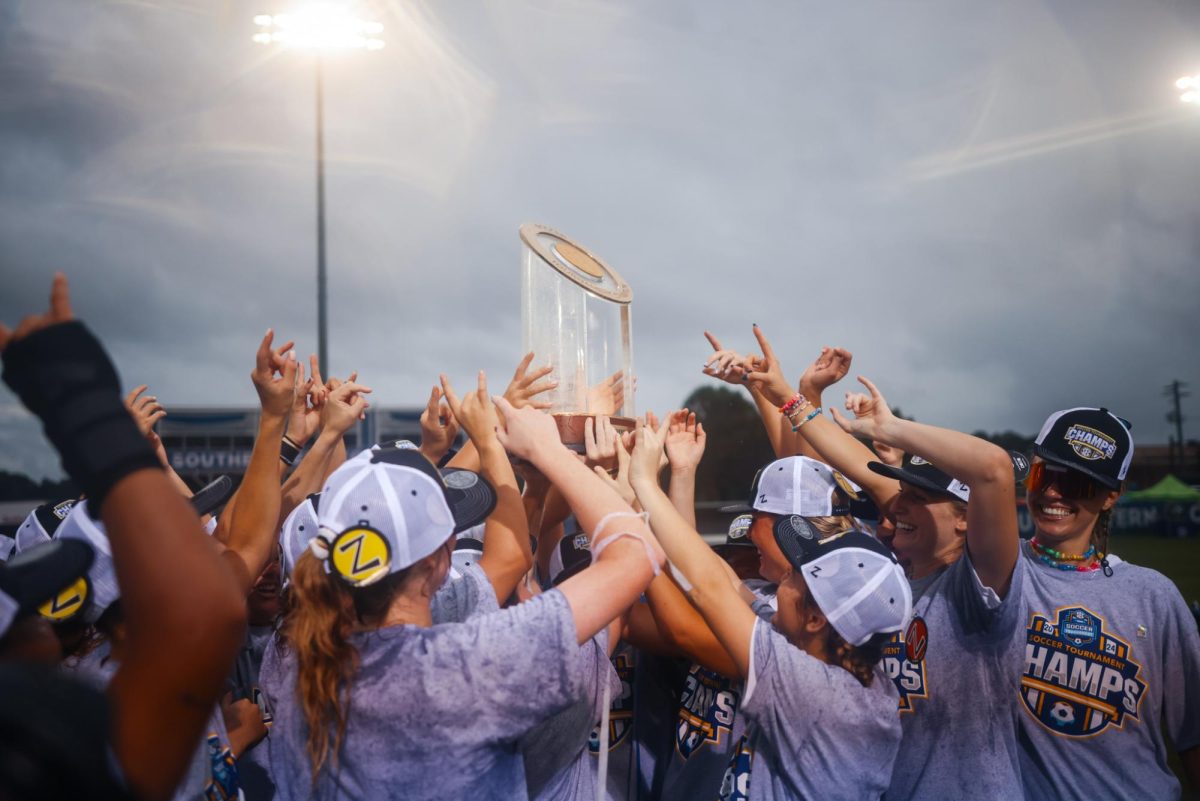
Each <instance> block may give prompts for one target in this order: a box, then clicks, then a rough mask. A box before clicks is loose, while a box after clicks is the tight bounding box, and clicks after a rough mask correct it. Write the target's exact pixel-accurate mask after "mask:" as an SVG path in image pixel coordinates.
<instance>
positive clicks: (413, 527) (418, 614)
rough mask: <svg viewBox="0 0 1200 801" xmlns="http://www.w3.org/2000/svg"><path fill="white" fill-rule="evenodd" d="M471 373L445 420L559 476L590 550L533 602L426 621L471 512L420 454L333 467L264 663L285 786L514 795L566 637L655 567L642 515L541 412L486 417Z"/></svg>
mask: <svg viewBox="0 0 1200 801" xmlns="http://www.w3.org/2000/svg"><path fill="white" fill-rule="evenodd" d="M480 384H481V386H480V389H479V391H478V392H475V393H471V394H470V395H468V396H467V397H466V398H464V399H463V403H462V407H461V410H462V415H461V416H460V417H459V422H460V424H462V425H463V427H464V428H466V429H467V430H468V432H469V433H470V434H471V438H472V440H473V441H474V442H475V443H476V446H477V447H479V448H481V449H484V450H492V449H499V448H501V447H503V448H506V449H507V450H508V451H509V452H510V453H513V454H515V455H517V456H520V457H521V458H524V459H526V460H527V461H530V462H532V463H533V464H534V465H535V466H536V467H537V468H538V469H539V470H540V471H541V472H542V473H543V474H544V475H546V476H547V478H549V479H550V480H551V481H552V482H553V483H554V484H555V485H556V486H557V487H559V489H560V490H561V491H562V492H563V494H564V495H565V496H566V498H567V500H568V501H569V502H570V504H571V506H572V508H573V509H574V510H575V513H576V515H577V517H578V519H579V520H580V522H581V524H583V525H584V526H585V527H586V528H588V529H589V530H590V531H592V532H593V535H594V538H595V541H596V543H597V551H598V554H597V559H596V561H595V563H594V564H593V566H592V567H589V568H588V569H586V570H584V571H582V572H580V573H579V574H578V575H576V576H574V577H572V578H571V579H569V580H568V581H566V582H565V583H564V584H563V585H562V586H561V587H559V588H555V589H553V590H550V591H548V592H545V593H543V594H541V595H539V596H538V597H537V598H534V599H532V600H530V601H527V602H525V603H522V604H518V605H517V606H514V607H511V608H509V609H504V610H500V611H497V612H494V613H492V614H488V615H481V616H477V617H473V618H472V619H471V620H469V621H467V622H464V623H446V624H442V625H438V626H432V625H431V611H430V600H431V598H432V596H433V594H434V592H435V591H436V590H437V588H438V587H439V586H441V583H442V581H443V579H444V578H445V576H446V573H447V571H448V569H449V565H450V552H451V549H452V548H453V544H454V536H453V530H454V528H455V527H456V525H464V524H466V525H469V524H471V523H474V522H478V521H475V520H462V519H458V518H457V517H455V509H453V508H451V506H450V505H449V504H448V502H447V500H446V498H447V495H446V491H445V487H444V485H443V484H442V482H441V479H440V476H439V474H438V473H437V471H436V469H435V468H434V467H433V466H432V465H431V464H429V462H428V461H427V460H425V459H424V457H422V456H420V454H419V453H415V452H413V451H405V450H390V451H380V452H379V453H378V454H376V455H374V456H372V457H371V458H370V459H366V460H352V461H350V462H347V463H346V464H345V465H343V466H342V467H340V468H338V470H337V471H335V472H334V473H333V475H331V476H330V478H329V481H328V482H327V483H326V486H325V488H324V489H323V491H322V493H321V503H320V507H319V509H318V516H319V522H320V524H321V531H322V539H321V540H320V541H319V542H318V543H316V544H317V547H316V549H315V551H314V552H312V553H309V554H305V555H304V556H302V557H301V558H300V559H299V560H298V561H297V563H296V568H295V572H294V575H293V589H292V592H293V606H292V608H291V610H290V611H289V613H288V615H287V617H286V618H285V622H284V627H283V633H284V647H283V649H282V650H270V651H268V653H267V657H266V660H265V661H264V664H263V671H262V681H263V685H264V689H265V690H266V692H267V694H268V695H269V696H270V699H271V701H272V709H273V710H274V713H275V725H274V727H273V729H272V733H271V737H270V738H269V739H268V741H267V743H268V747H269V750H270V760H271V766H272V773H273V774H274V775H275V778H276V781H277V783H278V784H277V788H278V793H279V797H280V798H282V799H289V798H310V797H315V798H333V797H335V796H336V797H340V798H366V797H382V796H403V797H404V798H409V799H421V798H466V797H487V798H514V799H523V798H525V797H526V787H525V777H524V772H523V769H522V765H521V755H520V752H519V750H518V749H517V748H516V745H515V744H516V742H517V740H518V739H519V738H520V737H521V736H522V735H523V734H525V733H526V732H527V731H528V730H529V729H530V728H532V727H533V726H535V725H537V724H538V723H539V721H541V720H542V719H544V718H546V717H547V716H548V715H551V714H553V713H554V712H556V711H558V710H560V709H562V708H563V707H565V706H566V705H567V704H568V703H569V702H570V700H571V699H572V698H573V697H574V694H575V692H576V689H577V688H576V684H577V681H578V678H577V677H576V676H575V675H573V672H572V670H571V668H572V667H573V666H574V659H573V656H574V654H575V653H576V652H577V650H578V645H579V644H581V643H584V642H586V641H587V640H589V639H590V638H591V637H592V636H593V635H595V634H596V633H597V632H598V631H600V630H601V629H602V628H603V627H604V626H605V625H606V624H607V623H608V622H609V621H611V620H612V619H614V618H615V617H616V616H617V615H618V614H619V613H620V612H621V611H622V610H623V609H625V608H626V607H628V606H629V604H630V603H632V602H633V600H634V599H636V598H637V596H638V594H639V593H640V592H641V591H642V589H643V588H644V587H645V585H646V584H647V583H648V582H649V580H650V578H651V576H652V575H653V574H654V572H656V571H657V570H658V569H659V567H660V565H661V563H662V554H661V551H659V550H658V549H657V546H656V545H655V544H654V543H653V541H652V540H651V539H650V538H649V535H648V531H647V529H646V527H645V524H644V523H643V522H642V521H641V520H640V519H638V518H637V516H635V515H633V514H632V510H631V509H630V508H629V506H628V505H627V504H625V503H624V502H622V501H621V500H620V498H618V497H617V496H616V495H615V494H613V493H612V492H611V490H609V489H608V488H607V487H605V486H604V485H603V484H602V483H601V482H600V481H599V479H598V478H597V477H596V476H595V475H594V474H592V473H591V472H590V471H589V470H588V469H587V468H586V467H585V466H584V465H583V464H582V463H580V462H579V461H578V460H577V459H576V458H575V457H574V456H573V455H572V454H571V453H570V451H568V450H567V449H566V448H565V447H563V445H562V444H561V442H560V441H559V438H558V433H557V428H556V427H555V425H554V422H553V420H552V419H551V418H550V417H549V416H548V415H545V414H544V413H542V412H539V411H535V410H533V409H528V408H526V409H515V408H513V407H512V406H511V405H510V404H509V403H507V402H506V401H505V400H504V399H497V401H496V403H497V407H498V409H499V410H500V411H502V412H503V414H504V424H503V426H501V425H500V423H499V420H498V419H497V416H496V412H497V407H493V406H492V403H491V402H490V401H489V400H488V398H487V389H486V385H485V384H484V383H483V380H482V376H481V382H480ZM490 432H495V433H490ZM489 434H490V435H489ZM481 481H482V479H481ZM459 516H460V517H461V516H462V513H461V511H460V512H459Z"/></svg>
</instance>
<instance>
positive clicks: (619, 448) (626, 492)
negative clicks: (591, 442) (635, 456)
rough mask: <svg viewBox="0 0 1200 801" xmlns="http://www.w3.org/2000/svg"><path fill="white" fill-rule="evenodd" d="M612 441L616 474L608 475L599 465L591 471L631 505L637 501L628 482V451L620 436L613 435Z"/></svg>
mask: <svg viewBox="0 0 1200 801" xmlns="http://www.w3.org/2000/svg"><path fill="white" fill-rule="evenodd" d="M605 419H607V418H605ZM613 441H614V443H615V450H616V459H617V473H616V475H615V476H613V475H610V474H609V471H608V470H605V469H604V468H603V467H602V466H600V465H596V466H595V467H593V468H592V471H593V472H594V473H595V474H596V475H598V476H600V480H602V481H603V482H604V483H605V484H607V485H608V486H610V487H612V489H613V491H614V492H616V493H617V494H618V495H620V496H621V499H622V500H623V501H625V503H627V504H629V505H630V506H633V504H634V503H635V502H636V501H637V494H636V493H635V492H634V491H633V486H632V485H630V483H629V451H627V450H625V445H624V443H622V442H621V438H620V437H615V438H614V440H613Z"/></svg>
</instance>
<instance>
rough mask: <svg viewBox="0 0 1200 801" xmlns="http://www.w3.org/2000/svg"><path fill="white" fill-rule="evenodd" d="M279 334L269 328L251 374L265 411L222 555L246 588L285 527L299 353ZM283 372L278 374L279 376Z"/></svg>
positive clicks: (246, 588) (265, 562) (262, 566)
mask: <svg viewBox="0 0 1200 801" xmlns="http://www.w3.org/2000/svg"><path fill="white" fill-rule="evenodd" d="M274 336H275V334H274V332H273V331H271V330H268V331H267V333H266V335H265V336H264V337H263V339H262V342H260V343H259V346H258V352H257V353H256V354H255V364H254V369H253V370H252V371H251V373H250V378H251V380H252V381H253V382H254V388H255V390H257V392H258V398H259V404H260V407H261V412H260V414H259V418H258V436H257V437H255V440H254V449H253V451H251V453H250V462H249V464H248V465H247V466H246V473H245V475H244V476H243V477H242V484H241V486H240V487H239V488H238V497H237V503H236V504H235V505H234V508H233V512H232V514H231V515H229V516H230V517H231V518H232V519H231V520H230V524H229V539H228V540H227V542H226V550H225V552H224V553H223V554H222V555H223V556H224V558H225V562H226V564H227V565H228V566H229V569H230V570H231V571H232V573H233V576H234V578H235V580H236V581H237V582H238V585H239V586H240V587H241V588H242V590H243V592H244V593H249V592H250V590H251V588H252V587H253V586H254V580H255V579H256V578H258V574H259V573H261V572H262V569H263V568H264V567H265V566H266V564H267V562H268V561H269V560H270V558H271V549H272V548H274V547H275V542H276V536H277V533H278V530H279V528H278V526H279V508H280V489H279V447H280V443H281V442H282V440H283V430H284V426H285V425H286V423H287V418H288V414H289V413H290V411H291V408H292V396H293V394H294V393H295V390H296V358H295V355H294V354H292V353H291V351H290V350H289V351H288V352H287V353H286V354H277V353H276V352H275V351H273V350H271V340H272V339H273V338H274ZM276 373H278V375H276Z"/></svg>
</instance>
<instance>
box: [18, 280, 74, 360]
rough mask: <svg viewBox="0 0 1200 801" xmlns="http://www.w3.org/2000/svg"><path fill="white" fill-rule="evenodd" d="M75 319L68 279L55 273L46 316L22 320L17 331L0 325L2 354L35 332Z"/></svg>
mask: <svg viewBox="0 0 1200 801" xmlns="http://www.w3.org/2000/svg"><path fill="white" fill-rule="evenodd" d="M74 319H75V313H74V312H73V311H71V290H70V288H69V287H68V286H67V277H66V276H65V275H63V274H62V273H55V274H54V282H53V283H52V284H51V285H50V309H49V310H48V311H46V312H45V313H44V314H30V315H28V316H26V317H24V318H22V319H21V322H20V323H19V324H18V325H17V330H15V331H12V330H9V327H8V326H6V325H5V324H4V323H0V353H3V352H4V350H5V349H6V348H7V347H8V346H9V344H10V343H12V342H14V341H16V340H18V339H24V338H25V337H27V336H29V335H30V334H32V333H33V332H34V331H40V330H41V329H43V328H49V327H50V326H52V325H57V324H58V323H65V322H67V321H68V320H74Z"/></svg>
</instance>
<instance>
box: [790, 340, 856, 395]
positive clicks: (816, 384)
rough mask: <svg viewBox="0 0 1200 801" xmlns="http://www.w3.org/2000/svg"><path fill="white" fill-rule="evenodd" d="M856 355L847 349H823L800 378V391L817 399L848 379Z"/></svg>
mask: <svg viewBox="0 0 1200 801" xmlns="http://www.w3.org/2000/svg"><path fill="white" fill-rule="evenodd" d="M853 358H854V354H852V353H851V352H850V351H848V350H846V349H845V348H828V347H826V348H821V352H820V354H818V356H817V358H816V359H815V360H814V361H813V363H812V364H810V365H809V366H808V367H807V368H806V369H805V371H804V375H802V376H800V391H801V392H803V393H804V394H805V395H806V396H810V397H817V398H819V397H820V396H821V393H822V392H824V391H825V390H826V389H828V388H829V387H830V386H832V385H834V384H836V383H837V382H839V381H841V380H842V379H843V378H845V377H846V373H848V372H850V362H851V360H852V359H853Z"/></svg>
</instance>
